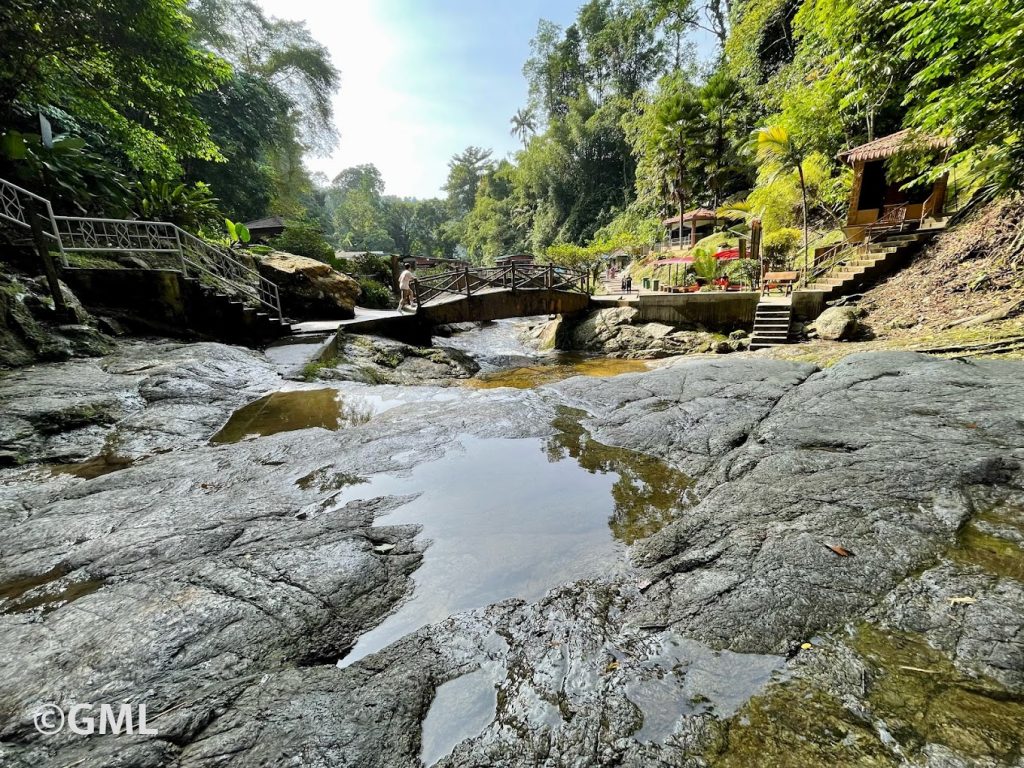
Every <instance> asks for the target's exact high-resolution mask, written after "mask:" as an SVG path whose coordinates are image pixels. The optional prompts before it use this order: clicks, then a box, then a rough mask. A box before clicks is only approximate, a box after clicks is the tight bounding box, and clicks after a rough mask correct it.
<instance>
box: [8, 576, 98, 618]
mask: <svg viewBox="0 0 1024 768" xmlns="http://www.w3.org/2000/svg"><path fill="white" fill-rule="evenodd" d="M68 573H70V569H69V568H68V567H67V566H64V565H58V566H56V567H55V568H51V569H50V570H49V571H46V572H45V573H41V574H39V575H37V576H29V577H26V578H23V579H16V580H15V581H9V582H7V583H6V584H0V614H4V613H22V612H24V611H30V610H32V609H33V608H42V611H43V613H48V612H49V611H52V610H54V609H55V608H59V607H61V606H63V605H67V604H68V603H70V602H72V601H74V600H77V599H78V598H80V597H84V596H85V595H88V594H91V593H93V592H95V591H96V590H98V589H99V588H100V587H102V586H103V584H104V581H103V580H102V579H90V580H87V581H67V580H66V579H65V577H66V576H67V575H68Z"/></svg>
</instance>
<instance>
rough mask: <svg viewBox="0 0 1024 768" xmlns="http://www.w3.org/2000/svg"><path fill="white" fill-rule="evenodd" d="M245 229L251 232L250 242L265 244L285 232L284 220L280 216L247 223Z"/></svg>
mask: <svg viewBox="0 0 1024 768" xmlns="http://www.w3.org/2000/svg"><path fill="white" fill-rule="evenodd" d="M245 227H246V229H248V230H249V237H250V238H251V240H250V242H252V243H265V242H267V241H268V240H270V239H271V238H273V237H277V236H278V235H280V234H281V233H282V232H284V219H283V218H282V217H280V216H269V217H267V218H265V219H257V220H256V221H247V222H246V223H245Z"/></svg>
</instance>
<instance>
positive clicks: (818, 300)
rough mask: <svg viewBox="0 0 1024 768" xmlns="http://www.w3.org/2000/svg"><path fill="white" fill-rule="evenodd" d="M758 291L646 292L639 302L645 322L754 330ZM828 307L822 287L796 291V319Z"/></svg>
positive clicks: (808, 318) (810, 316)
mask: <svg viewBox="0 0 1024 768" xmlns="http://www.w3.org/2000/svg"><path fill="white" fill-rule="evenodd" d="M760 298H761V294H760V293H759V292H757V291H737V292H728V291H708V292H707V293H704V292H700V293H666V294H656V293H642V294H640V300H639V302H637V304H636V305H635V306H636V307H637V309H638V310H639V311H640V316H639V318H638V319H639V321H640V322H643V323H668V324H670V325H700V326H703V327H704V328H708V329H709V330H713V331H731V330H735V329H736V328H743V329H746V330H750V328H752V327H753V325H754V312H755V310H756V309H757V304H758V302H759V301H760ZM824 309H825V294H824V293H822V292H821V291H794V292H793V319H794V320H799V321H801V322H810V321H811V320H814V318H816V317H817V316H818V315H820V314H821V313H822V311H824Z"/></svg>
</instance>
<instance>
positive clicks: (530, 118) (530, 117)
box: [509, 107, 537, 147]
mask: <svg viewBox="0 0 1024 768" xmlns="http://www.w3.org/2000/svg"><path fill="white" fill-rule="evenodd" d="M509 122H510V123H511V124H512V130H511V134H512V135H513V136H517V137H518V138H519V140H520V141H522V142H523V146H524V147H525V146H526V142H527V141H529V139H530V136H532V135H533V134H534V133H536V132H537V118H536V117H535V116H534V114H533V109H532V108H531V107H527V108H525V109H517V110H516V113H515V114H514V115H512V119H511V120H509Z"/></svg>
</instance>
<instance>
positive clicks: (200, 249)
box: [0, 179, 284, 321]
mask: <svg viewBox="0 0 1024 768" xmlns="http://www.w3.org/2000/svg"><path fill="white" fill-rule="evenodd" d="M34 205H38V206H42V207H44V208H45V211H46V215H45V218H47V219H48V220H49V230H50V231H49V232H46V231H43V234H44V235H46V236H47V237H49V238H50V239H52V240H53V241H54V242H55V244H56V245H57V248H58V249H59V251H60V257H61V263H62V264H63V265H64V267H68V261H67V255H66V254H67V253H68V252H99V253H154V254H157V253H165V254H175V255H177V257H178V263H179V265H180V268H181V272H182V274H183V275H184V276H186V277H187V276H188V271H189V268H191V269H193V270H197V271H199V272H200V273H202V274H203V275H205V276H206V277H207V279H209V280H211V281H212V282H214V283H216V284H217V285H219V286H220V287H222V288H223V289H225V290H226V291H227V292H228V293H233V294H242V295H243V296H245V297H247V298H249V299H251V300H253V301H255V302H257V303H259V304H262V305H263V306H265V307H267V308H268V309H270V310H271V311H272V312H273V313H274V314H275V315H276V316H277V318H278V319H279V320H282V321H283V320H284V315H283V313H282V311H281V296H280V291H279V289H278V287H277V284H276V283H274V282H272V281H270V280H268V279H267V278H265V277H263V275H261V274H260V273H259V272H258V271H257V270H255V269H252V268H251V267H249V266H247V265H245V264H243V263H242V262H241V261H239V260H238V259H236V258H235V257H234V256H232V255H231V254H230V253H229V252H228V251H227V250H226V249H224V248H221V247H219V246H217V245H214V244H212V243H209V242H207V241H205V240H203V239H201V238H199V237H196V236H195V235H193V234H192V233H190V232H186V231H185V230H183V229H182V228H181V227H179V226H177V225H176V224H172V223H170V222H166V221H144V220H140V219H105V218H96V217H87V216H55V215H54V213H53V208H52V207H51V205H50V202H49V200H47V199H46V198H44V197H42V196H40V195H37V194H35V193H34V192H30V191H29V190H27V189H23V188H22V187H19V186H18V185H16V184H12V183H11V182H9V181H7V180H6V179H0V220H3V221H6V222H9V223H12V224H15V225H17V226H20V227H24V228H31V221H30V219H29V216H30V215H31V210H32V207H33V206H34ZM40 216H41V217H42V215H41V214H40Z"/></svg>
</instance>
